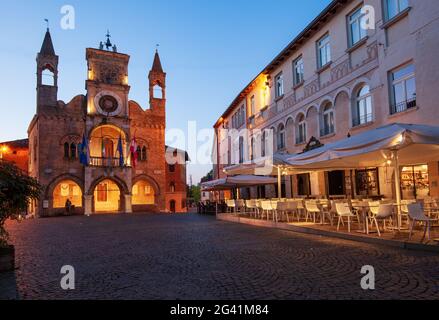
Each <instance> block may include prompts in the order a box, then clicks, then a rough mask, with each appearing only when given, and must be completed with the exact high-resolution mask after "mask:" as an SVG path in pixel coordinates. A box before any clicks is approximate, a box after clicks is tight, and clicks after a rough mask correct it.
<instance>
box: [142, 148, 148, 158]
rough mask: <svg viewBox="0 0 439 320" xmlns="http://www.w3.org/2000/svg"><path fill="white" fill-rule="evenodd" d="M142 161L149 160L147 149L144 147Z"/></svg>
mask: <svg viewBox="0 0 439 320" xmlns="http://www.w3.org/2000/svg"><path fill="white" fill-rule="evenodd" d="M141 159H142V161H146V160H147V159H148V155H147V153H146V147H145V146H144V147H143V148H142V156H141Z"/></svg>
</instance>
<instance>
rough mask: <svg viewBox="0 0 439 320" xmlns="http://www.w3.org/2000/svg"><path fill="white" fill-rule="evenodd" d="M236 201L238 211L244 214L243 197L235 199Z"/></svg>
mask: <svg viewBox="0 0 439 320" xmlns="http://www.w3.org/2000/svg"><path fill="white" fill-rule="evenodd" d="M235 203H236V208H235V209H236V212H237V213H241V214H244V213H245V201H244V200H242V199H238V200H235Z"/></svg>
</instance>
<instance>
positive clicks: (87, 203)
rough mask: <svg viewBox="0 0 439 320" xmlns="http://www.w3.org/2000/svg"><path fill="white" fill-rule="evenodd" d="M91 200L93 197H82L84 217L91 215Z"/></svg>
mask: <svg viewBox="0 0 439 320" xmlns="http://www.w3.org/2000/svg"><path fill="white" fill-rule="evenodd" d="M92 199H93V196H84V202H85V203H84V214H85V215H86V216H89V215H91V214H93V209H92V208H93V206H92Z"/></svg>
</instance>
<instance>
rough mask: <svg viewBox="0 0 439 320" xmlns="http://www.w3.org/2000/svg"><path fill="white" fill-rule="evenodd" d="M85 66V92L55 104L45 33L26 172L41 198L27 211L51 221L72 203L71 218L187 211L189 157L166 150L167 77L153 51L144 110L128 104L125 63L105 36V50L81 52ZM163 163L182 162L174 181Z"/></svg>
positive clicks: (53, 63)
mask: <svg viewBox="0 0 439 320" xmlns="http://www.w3.org/2000/svg"><path fill="white" fill-rule="evenodd" d="M86 60H87V66H88V68H87V79H86V81H85V88H86V94H85V95H78V96H76V97H74V98H73V99H72V100H71V101H70V102H68V103H64V102H63V101H59V100H58V96H57V91H58V63H59V57H58V56H57V55H56V53H55V50H54V46H53V43H52V39H51V35H50V32H49V30H47V32H46V35H45V38H44V42H43V45H42V47H41V50H40V52H39V53H38V55H37V112H36V115H35V116H34V118H33V120H32V122H31V124H30V125H29V129H28V136H29V140H28V143H29V158H28V165H29V174H30V175H31V176H33V177H36V178H37V179H38V180H39V181H40V183H41V184H42V185H43V186H44V192H43V195H42V198H41V201H39V202H38V203H35V204H34V205H33V207H32V208H31V210H32V211H33V212H34V213H36V214H37V215H39V216H50V215H56V214H59V213H62V212H64V211H65V206H66V202H67V200H70V202H71V203H72V205H73V206H74V207H75V209H74V210H75V213H78V214H87V215H89V214H93V213H113V212H125V213H131V212H170V211H173V212H185V211H186V208H185V206H184V205H183V202H184V201H185V199H186V168H185V166H186V159H187V157H186V152H184V151H181V150H175V149H171V148H167V147H166V146H165V129H166V73H165V72H164V71H163V68H162V64H161V61H160V57H159V54H158V52H156V54H155V57H154V62H153V66H152V69H151V70H150V72H149V76H148V78H149V96H150V100H149V104H150V106H149V109H146V110H145V109H143V108H142V106H141V105H140V104H138V103H137V102H135V101H132V100H129V93H130V85H129V82H128V64H129V60H130V57H129V56H128V55H126V54H122V53H119V52H117V48H116V46H115V45H114V46H113V45H112V44H111V42H110V40H109V37H108V40H107V43H106V49H104V46H103V44H102V43H101V45H100V47H99V49H93V48H88V49H86ZM83 139H85V140H86V144H85V146H84V144H83ZM133 151H134V152H133ZM167 153H170V154H171V155H170V156H167ZM84 154H86V160H85V161H86V163H81V162H80V160H79V158H80V157H81V155H84ZM135 155H136V156H135ZM135 158H137V159H136V160H135ZM167 158H169V159H173V158H182V159H183V160H182V161H179V162H177V164H176V165H175V166H176V167H177V168H178V169H177V170H175V169H174V171H177V172H178V175H173V174H171V173H170V171H169V166H168V159H167ZM170 184H174V185H175V188H173V189H170V188H169V185H170Z"/></svg>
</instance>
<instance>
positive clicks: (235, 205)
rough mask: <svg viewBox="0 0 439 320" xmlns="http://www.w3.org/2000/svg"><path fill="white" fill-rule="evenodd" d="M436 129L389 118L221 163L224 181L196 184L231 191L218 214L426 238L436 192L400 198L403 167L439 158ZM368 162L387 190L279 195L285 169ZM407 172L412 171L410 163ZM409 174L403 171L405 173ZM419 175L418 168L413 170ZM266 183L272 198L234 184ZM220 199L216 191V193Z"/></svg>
mask: <svg viewBox="0 0 439 320" xmlns="http://www.w3.org/2000/svg"><path fill="white" fill-rule="evenodd" d="M438 159H439V128H438V127H431V126H424V125H409V124H392V125H388V126H384V127H381V128H377V129H374V130H371V131H367V132H364V133H360V134H358V135H355V136H352V137H349V138H346V139H344V140H341V141H337V142H335V143H330V144H327V145H324V146H321V147H319V148H316V149H314V150H311V151H308V152H304V153H301V154H295V155H293V154H287V153H283V154H280V153H276V154H274V155H273V156H272V157H265V158H260V159H255V160H252V161H249V162H245V163H242V164H237V165H233V166H230V167H227V168H225V170H224V172H225V174H226V175H227V178H226V179H219V180H215V181H210V182H208V183H205V184H203V185H202V188H203V190H204V191H210V192H213V193H214V194H216V195H219V192H221V191H223V190H227V189H229V190H234V192H233V195H234V196H233V197H230V199H224V207H221V206H218V205H217V207H216V211H217V214H218V215H220V214H228V215H235V216H244V217H246V218H248V219H257V220H260V221H267V222H273V223H286V224H294V225H301V226H307V227H311V228H323V229H325V230H332V231H335V232H344V233H362V234H364V235H367V236H370V237H388V238H390V239H399V240H406V241H410V240H412V241H421V242H424V241H426V242H432V241H433V240H435V238H439V233H438V232H437V231H436V228H435V227H437V226H439V197H432V196H431V195H430V194H429V193H425V194H424V195H423V197H422V199H420V198H418V199H416V198H414V199H406V197H404V192H405V190H406V189H405V188H404V187H405V184H404V183H405V181H404V175H407V169H406V168H415V167H416V166H422V164H424V163H436V165H437V163H438ZM370 168H377V169H376V170H381V169H383V168H385V169H386V172H387V171H389V172H391V174H389V177H391V178H389V184H390V186H389V190H390V194H389V195H388V196H384V197H383V196H381V197H376V196H370V195H368V194H364V195H360V196H359V195H356V196H352V194H349V195H348V194H345V195H337V196H333V197H332V196H328V195H327V194H315V195H313V196H310V195H308V196H294V197H285V196H284V195H285V192H283V191H284V190H282V189H283V183H282V181H283V179H284V177H285V176H290V175H303V174H315V173H317V172H325V173H328V172H334V171H342V170H344V171H349V170H356V171H357V170H358V171H362V172H363V171H365V172H367V170H368V169H370ZM410 172H411V169H410ZM410 172H409V173H410ZM417 177H420V178H422V174H417ZM263 185H270V186H273V187H274V189H276V196H275V197H249V196H248V195H246V197H245V199H244V197H242V195H241V194H240V191H239V190H244V189H248V187H249V186H252V187H258V186H263ZM217 200H218V201H217V203H218V204H219V203H220V201H219V197H217Z"/></svg>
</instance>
